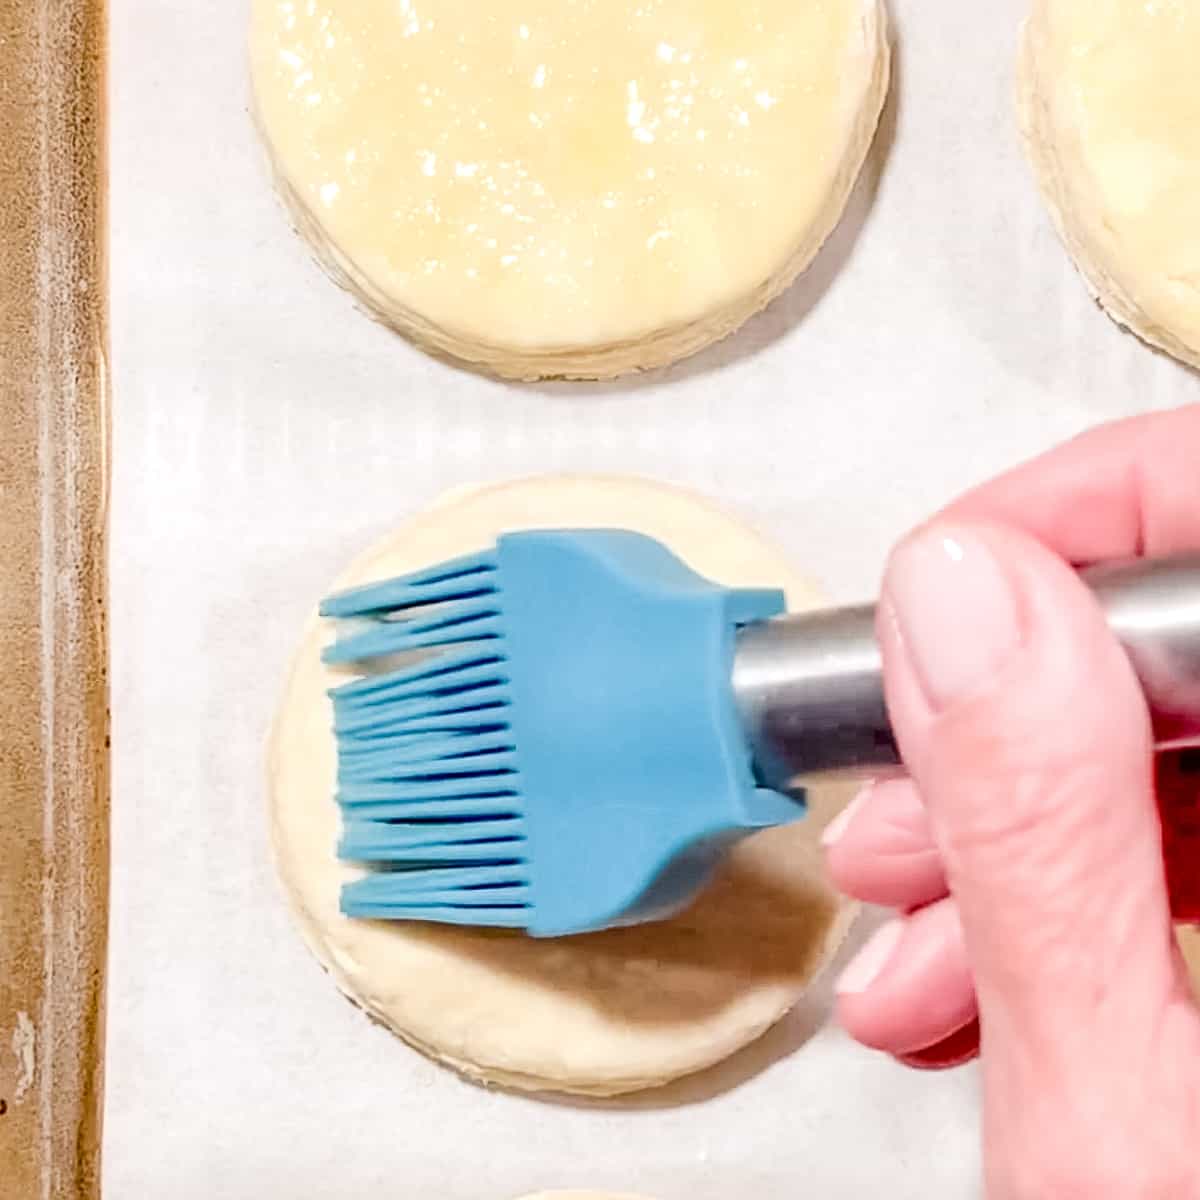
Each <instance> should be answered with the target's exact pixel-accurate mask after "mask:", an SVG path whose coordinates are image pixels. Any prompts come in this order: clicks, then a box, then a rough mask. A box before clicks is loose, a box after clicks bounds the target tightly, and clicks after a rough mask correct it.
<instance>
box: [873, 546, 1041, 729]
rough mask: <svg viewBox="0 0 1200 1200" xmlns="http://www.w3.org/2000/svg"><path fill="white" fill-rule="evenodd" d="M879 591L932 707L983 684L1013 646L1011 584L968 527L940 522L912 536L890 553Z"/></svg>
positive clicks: (1017, 633)
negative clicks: (943, 525) (940, 526)
mask: <svg viewBox="0 0 1200 1200" xmlns="http://www.w3.org/2000/svg"><path fill="white" fill-rule="evenodd" d="M886 592H887V602H888V603H889V604H890V606H891V609H892V613H893V616H894V618H895V621H896V625H897V629H898V631H899V634H900V638H901V641H902V642H903V644H904V647H905V649H906V650H907V652H908V655H909V658H910V660H911V662H912V665H913V668H914V670H915V671H916V674H917V678H918V680H919V682H920V684H921V687H922V689H923V690H924V692H925V697H926V700H927V701H928V703H929V705H930V707H931V708H933V709H934V710H935V711H936V710H939V709H943V708H946V707H947V706H948V705H950V704H953V703H954V702H955V701H957V700H961V699H963V698H964V697H967V696H969V695H971V693H973V692H976V691H979V690H980V689H981V688H983V687H984V686H986V685H987V684H988V683H989V682H990V681H991V679H992V678H993V676H994V675H995V674H996V672H997V671H998V670H999V669H1000V668H1001V667H1002V666H1004V664H1005V663H1006V662H1007V661H1008V659H1009V658H1010V657H1011V656H1012V654H1013V653H1014V652H1015V651H1016V650H1017V648H1018V647H1019V646H1020V643H1021V627H1020V621H1019V617H1018V610H1017V601H1016V596H1015V595H1014V593H1013V589H1012V585H1011V584H1010V583H1009V581H1008V576H1007V575H1006V574H1005V571H1004V569H1003V567H1001V565H1000V563H999V562H998V561H997V560H996V557H995V555H994V554H993V553H992V551H991V549H990V547H989V546H988V545H987V543H986V542H984V541H983V539H982V538H980V537H978V536H977V535H976V534H974V533H971V532H969V531H965V530H956V529H950V530H948V529H944V528H943V529H930V530H927V531H926V532H924V533H919V534H917V535H915V536H914V537H913V538H912V539H911V540H909V541H908V542H906V543H904V545H902V546H901V547H900V548H899V549H898V550H897V551H896V553H895V554H894V555H893V557H892V562H891V566H890V568H889V570H888V579H887V585H886Z"/></svg>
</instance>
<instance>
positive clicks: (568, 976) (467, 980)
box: [269, 477, 853, 1095]
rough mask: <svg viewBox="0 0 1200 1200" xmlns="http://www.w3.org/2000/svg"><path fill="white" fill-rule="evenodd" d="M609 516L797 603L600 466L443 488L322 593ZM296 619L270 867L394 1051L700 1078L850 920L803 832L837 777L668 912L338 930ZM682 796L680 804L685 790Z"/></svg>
mask: <svg viewBox="0 0 1200 1200" xmlns="http://www.w3.org/2000/svg"><path fill="white" fill-rule="evenodd" d="M547 526H559V527H576V528H586V527H619V528H627V529H632V530H636V531H640V532H643V533H646V534H649V535H651V536H653V537H657V538H658V539H659V540H661V541H663V542H664V543H665V544H667V545H669V546H671V547H673V548H674V549H675V551H676V552H677V553H679V554H680V555H681V556H682V557H683V558H684V559H685V560H686V561H687V562H689V563H690V564H691V565H692V566H693V567H694V568H695V569H697V570H698V571H700V572H701V573H703V574H706V575H708V576H710V577H712V578H714V579H717V580H719V581H722V582H725V583H729V584H736V585H764V584H765V585H768V586H782V587H784V588H785V589H786V590H787V593H788V599H789V603H790V605H791V606H792V607H793V608H795V609H800V608H804V607H806V606H810V605H811V604H812V603H813V602H814V595H813V592H812V590H811V589H810V588H809V586H808V585H807V584H806V583H805V581H804V580H803V578H802V577H801V576H800V575H799V574H798V573H797V572H796V570H795V569H794V567H793V566H792V565H791V564H790V563H789V561H788V559H787V557H786V555H784V554H783V553H782V552H781V551H780V550H779V549H777V548H776V547H774V546H772V545H771V544H770V543H769V542H767V541H765V540H764V539H762V538H761V537H759V536H757V535H756V534H754V533H752V532H751V531H749V530H748V529H746V528H745V527H744V526H743V525H742V524H740V523H739V522H738V521H736V520H734V519H732V518H730V517H728V516H726V515H725V514H724V513H722V512H721V511H719V510H718V509H716V508H713V507H710V506H709V505H708V504H707V503H705V502H704V501H702V500H700V499H697V498H696V497H694V496H693V495H691V494H689V493H686V492H682V491H679V490H676V489H673V488H669V487H665V486H662V485H659V484H654V483H649V482H645V481H639V480H634V479H620V478H607V477H551V478H537V479H530V480H525V481H521V482H515V483H508V484H502V485H499V486H494V487H488V488H483V489H480V490H472V491H468V492H457V493H454V494H453V495H451V496H449V497H447V498H446V499H445V500H443V501H442V502H441V503H440V504H438V505H435V506H434V507H433V508H432V509H430V510H429V511H428V512H426V513H425V514H424V515H422V516H420V517H417V518H416V519H415V520H413V521H411V522H409V523H408V524H407V525H405V526H403V527H402V528H401V529H400V530H399V532H397V533H396V534H395V535H394V536H392V537H391V538H389V539H387V540H386V541H385V542H384V543H383V544H382V545H380V546H378V547H376V549H374V550H373V551H371V552H370V553H368V554H367V555H366V556H365V557H363V558H361V559H359V560H358V562H356V563H355V564H354V565H353V566H352V567H351V568H350V569H349V571H348V572H347V573H346V574H345V576H344V577H343V578H342V579H341V581H340V583H339V585H338V586H339V587H341V586H347V585H354V584H359V583H364V582H368V581H370V580H374V579H379V578H385V577H388V576H392V575H396V574H400V573H404V572H408V571H412V570H415V569H417V568H420V567H424V566H428V565H429V564H432V563H437V562H440V561H443V560H445V559H449V558H453V557H455V556H456V555H459V554H464V553H469V552H471V551H475V550H480V549H483V548H485V547H487V546H489V545H491V544H492V543H493V542H494V540H495V538H496V536H497V535H498V534H500V533H501V532H504V531H506V530H515V529H521V528H531V527H547ZM327 636H328V635H327V632H326V631H325V630H324V629H323V628H322V627H321V623H320V622H318V620H317V619H316V618H315V617H314V618H313V619H312V620H311V622H310V624H309V626H308V628H307V630H306V631H305V633H304V638H303V643H302V645H301V649H300V652H299V654H298V656H297V658H296V660H295V663H294V666H293V668H292V672H291V676H290V679H289V680H288V683H287V685H286V690H285V693H284V697H283V702H282V706H281V709H280V711H279V714H278V717H277V719H276V723H275V728H274V731H273V734H272V737H271V744H270V751H269V780H270V810H271V833H272V843H273V848H274V853H275V857H276V861H277V865H278V868H279V871H280V874H281V877H282V880H283V883H284V887H285V890H286V892H287V895H288V898H289V900H290V903H291V906H292V908H293V910H294V913H295V915H296V917H297V919H298V921H299V924H300V928H301V930H302V932H303V934H304V937H305V939H306V941H307V942H308V945H309V947H310V948H311V950H312V951H313V953H314V954H316V956H317V957H318V958H319V959H320V961H321V962H322V963H323V964H324V965H325V966H326V967H327V968H328V970H329V972H330V973H331V974H332V976H333V978H334V980H335V982H336V983H337V985H338V987H339V988H341V989H342V991H343V992H345V993H346V994H347V995H348V996H349V997H350V998H351V999H353V1000H354V1001H355V1002H356V1003H357V1004H358V1005H360V1006H361V1007H362V1008H364V1009H365V1010H366V1011H367V1012H368V1013H370V1014H371V1015H372V1016H373V1017H375V1018H377V1019H378V1020H379V1021H380V1022H382V1023H383V1024H384V1025H386V1026H387V1027H388V1028H390V1029H392V1030H393V1031H394V1032H396V1033H397V1034H399V1035H400V1036H401V1037H402V1038H404V1039H405V1040H406V1041H407V1042H409V1043H410V1044H412V1045H413V1046H416V1047H417V1048H418V1049H420V1050H423V1051H424V1052H426V1053H427V1054H429V1055H431V1056H433V1057H434V1058H437V1059H439V1060H441V1061H443V1062H445V1063H447V1064H449V1065H450V1066H452V1067H454V1068H456V1069H457V1070H459V1071H461V1072H462V1073H464V1074H466V1075H468V1076H471V1077H473V1078H476V1079H478V1080H482V1081H486V1082H491V1083H496V1084H500V1085H504V1086H507V1087H512V1088H522V1089H529V1090H560V1091H566V1092H576V1093H585V1094H592V1095H615V1094H618V1093H622V1092H629V1091H636V1090H638V1089H642V1088H648V1087H653V1086H655V1085H658V1084H662V1083H666V1082H667V1081H669V1080H672V1079H675V1078H677V1077H679V1076H682V1075H686V1074H689V1073H691V1072H694V1071H699V1070H702V1069H703V1068H705V1067H708V1066H711V1065H712V1064H714V1063H716V1062H718V1061H720V1060H722V1059H724V1058H726V1057H728V1056H729V1055H731V1054H733V1053H734V1052H735V1051H736V1050H738V1049H740V1048H741V1047H743V1046H745V1045H747V1044H748V1043H750V1042H752V1041H754V1040H755V1039H756V1038H757V1037H759V1035H760V1034H762V1033H764V1032H765V1031H766V1030H767V1029H768V1028H770V1027H771V1026H772V1025H773V1024H775V1022H777V1021H778V1020H779V1019H780V1018H781V1017H782V1016H783V1015H784V1014H785V1013H787V1012H788V1011H789V1010H790V1009H791V1008H792V1007H793V1006H794V1005H795V1003H796V1002H797V1000H798V999H799V997H800V995H801V993H802V992H803V991H804V989H805V987H806V986H807V985H808V984H809V983H810V982H811V981H812V980H813V978H814V976H815V975H816V974H817V973H818V972H819V971H820V970H821V968H822V967H823V966H825V965H826V964H827V963H828V962H829V960H830V958H831V957H832V955H833V953H834V952H835V950H836V949H837V946H838V945H839V943H840V942H841V940H842V938H843V936H844V934H845V931H846V929H847V927H848V924H849V922H850V920H851V917H852V915H853V908H852V906H850V905H848V904H846V903H844V902H843V901H842V900H841V899H840V898H839V897H838V895H837V894H836V892H835V891H834V890H833V889H832V887H831V886H830V884H829V883H828V882H827V880H826V878H825V875H824V871H823V867H822V859H821V852H820V846H819V836H820V832H821V830H822V828H823V827H824V825H825V824H827V823H828V821H829V820H830V819H832V817H833V816H834V815H836V813H837V812H838V811H840V809H841V807H842V806H843V805H844V803H845V801H846V798H847V796H846V790H845V788H844V787H840V786H839V787H827V788H820V789H817V790H816V791H815V792H814V794H813V795H812V796H811V797H810V800H811V810H812V811H811V817H810V819H809V820H806V821H802V822H800V823H798V824H796V825H793V826H790V827H787V828H784V829H779V830H773V831H770V832H768V833H765V834H761V835H758V836H756V837H755V838H753V839H752V840H750V841H748V842H745V843H743V844H742V845H741V846H740V847H739V848H738V849H737V850H736V851H735V852H734V853H733V854H732V855H730V857H729V859H728V862H727V864H726V868H725V869H724V871H723V873H721V874H720V875H719V876H718V878H717V879H716V881H715V882H714V883H713V885H712V886H711V888H710V889H709V890H708V891H707V892H705V893H704V894H703V895H702V896H701V897H700V899H699V900H698V901H697V902H696V903H695V904H694V905H693V906H692V907H691V908H690V909H688V910H687V911H686V912H684V913H683V914H681V915H680V916H678V917H676V918H674V919H673V920H671V921H668V922H665V923H662V924H657V925H647V926H641V927H637V928H630V929H618V930H610V931H607V932H603V933H597V934H589V935H586V936H583V937H576V938H568V939H561V940H552V941H547V940H536V939H533V938H529V937H526V936H524V935H523V934H518V933H512V932H509V931H499V932H494V931H488V930H479V929H461V928H454V927H450V926H436V925H418V924H405V923H401V922H380V921H354V920H350V919H348V918H346V917H344V916H343V915H342V914H341V912H340V911H339V907H338V897H339V890H340V888H341V885H342V883H343V882H344V881H346V880H347V879H350V878H353V877H354V876H355V874H356V869H355V868H354V867H353V866H350V865H347V864H344V863H340V862H339V861H338V860H337V858H336V855H335V848H336V842H337V838H338V826H339V816H338V811H337V806H336V804H335V803H334V799H333V794H334V782H335V773H336V763H335V748H334V740H333V735H332V733H331V731H330V726H331V705H330V702H329V700H328V698H327V696H326V688H327V687H328V686H330V684H331V683H332V682H335V681H336V680H335V678H334V677H333V675H332V674H331V672H329V671H328V670H327V669H326V668H324V667H323V666H322V664H321V662H320V658H319V653H320V648H321V646H322V644H323V643H324V641H326V640H327ZM685 800H686V797H681V801H685Z"/></svg>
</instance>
